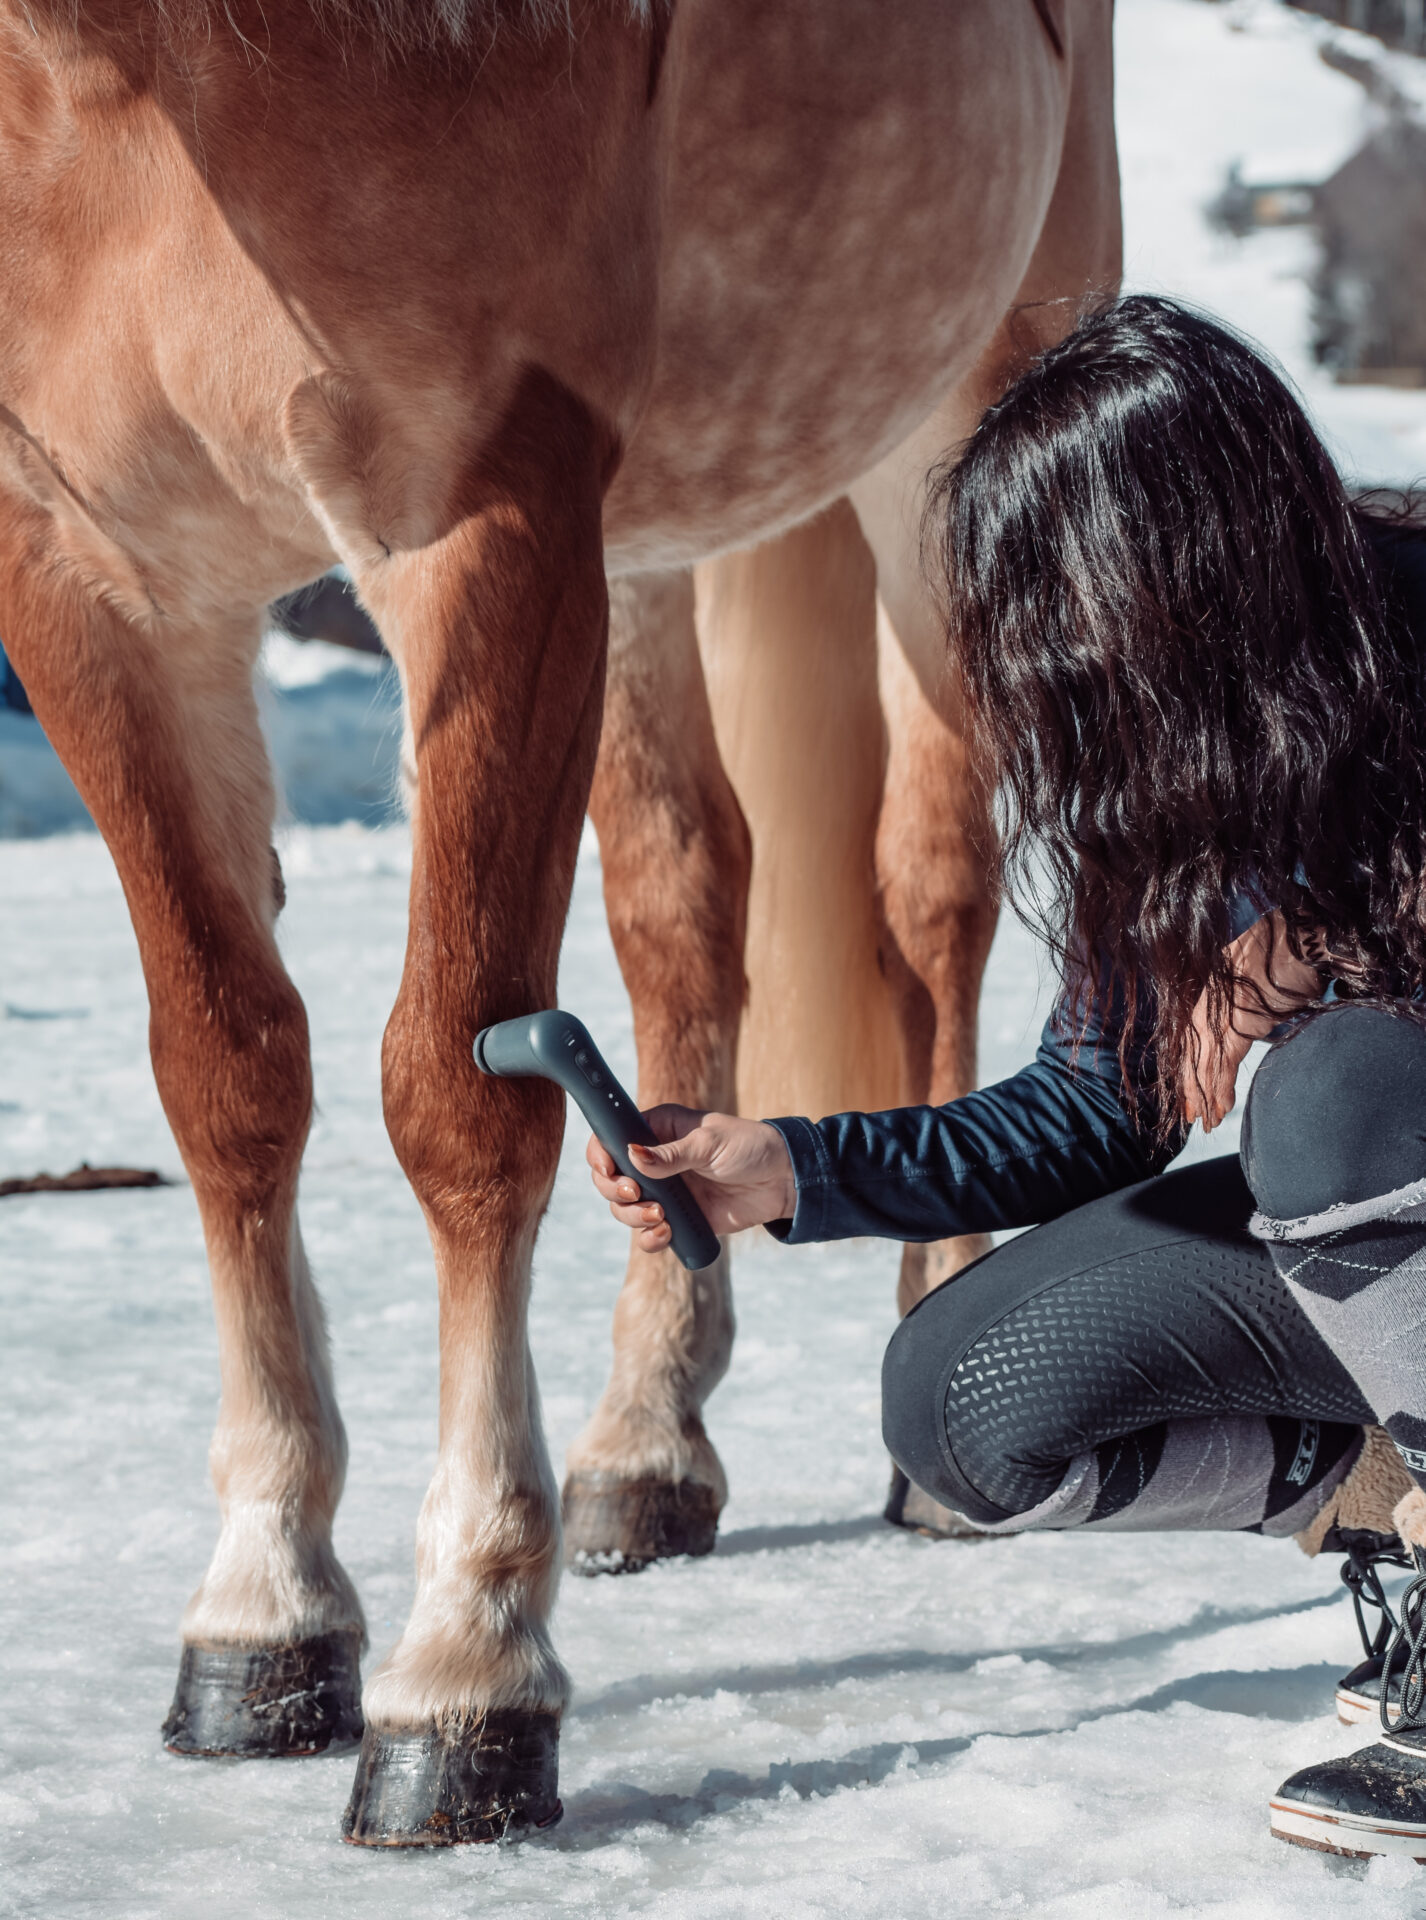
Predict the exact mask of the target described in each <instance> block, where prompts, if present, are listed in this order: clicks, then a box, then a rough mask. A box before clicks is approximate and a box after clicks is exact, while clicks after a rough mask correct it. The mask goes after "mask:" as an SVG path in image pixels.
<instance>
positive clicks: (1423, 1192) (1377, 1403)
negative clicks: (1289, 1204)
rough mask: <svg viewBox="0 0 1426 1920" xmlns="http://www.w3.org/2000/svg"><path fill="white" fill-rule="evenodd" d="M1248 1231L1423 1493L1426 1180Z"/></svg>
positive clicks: (1261, 1220) (1256, 1221)
mask: <svg viewBox="0 0 1426 1920" xmlns="http://www.w3.org/2000/svg"><path fill="white" fill-rule="evenodd" d="M1249 1226H1250V1230H1251V1231H1252V1232H1253V1233H1254V1234H1256V1235H1257V1237H1258V1238H1259V1239H1260V1240H1265V1241H1267V1242H1268V1245H1269V1248H1270V1250H1271V1253H1272V1257H1273V1264H1274V1265H1275V1266H1276V1268H1277V1270H1278V1272H1279V1273H1280V1274H1281V1275H1282V1277H1283V1279H1284V1280H1285V1281H1286V1282H1287V1284H1288V1286H1289V1288H1290V1289H1291V1291H1292V1294H1293V1297H1294V1299H1296V1301H1297V1302H1298V1304H1299V1305H1300V1306H1301V1308H1302V1310H1303V1312H1304V1313H1305V1314H1306V1315H1307V1317H1308V1319H1309V1320H1310V1321H1311V1322H1312V1324H1313V1326H1314V1327H1316V1329H1317V1331H1318V1333H1320V1334H1321V1336H1322V1338H1323V1339H1324V1340H1325V1341H1326V1343H1327V1345H1328V1346H1329V1347H1330V1348H1331V1349H1332V1351H1333V1353H1334V1354H1335V1355H1336V1356H1337V1358H1338V1359H1339V1360H1340V1361H1341V1362H1342V1365H1343V1366H1344V1367H1346V1369H1347V1370H1348V1372H1349V1373H1350V1374H1351V1375H1352V1378H1353V1379H1354V1380H1355V1381H1356V1382H1357V1384H1358V1386H1359V1387H1360V1388H1361V1390H1362V1392H1363V1393H1364V1394H1365V1395H1366V1397H1367V1399H1368V1401H1369V1402H1370V1403H1371V1405H1372V1407H1373V1408H1374V1410H1375V1412H1376V1415H1377V1418H1378V1419H1379V1420H1380V1421H1381V1423H1382V1425H1383V1426H1384V1427H1385V1428H1386V1430H1387V1432H1388V1433H1389V1434H1390V1435H1391V1437H1392V1439H1393V1440H1394V1441H1395V1442H1396V1448H1397V1451H1398V1452H1399V1453H1400V1455H1401V1457H1402V1459H1403V1460H1404V1461H1405V1462H1406V1465H1407V1468H1408V1469H1409V1471H1410V1473H1411V1475H1412V1477H1413V1478H1414V1479H1415V1481H1416V1483H1417V1485H1418V1486H1420V1487H1426V1180H1415V1181H1412V1182H1411V1184H1410V1185H1409V1186H1405V1187H1398V1188H1397V1189H1396V1190H1395V1191H1394V1192H1392V1193H1384V1194H1381V1195H1379V1196H1377V1197H1376V1198H1374V1199H1370V1200H1358V1201H1354V1202H1352V1203H1350V1204H1348V1205H1343V1206H1336V1207H1328V1208H1326V1209H1325V1210H1324V1211H1323V1212H1321V1213H1313V1214H1307V1215H1305V1216H1304V1217H1303V1218H1301V1219H1298V1220H1276V1219H1272V1218H1270V1217H1269V1216H1268V1215H1266V1214H1262V1213H1255V1214H1254V1215H1253V1218H1252V1220H1251V1221H1250V1223H1249Z"/></svg>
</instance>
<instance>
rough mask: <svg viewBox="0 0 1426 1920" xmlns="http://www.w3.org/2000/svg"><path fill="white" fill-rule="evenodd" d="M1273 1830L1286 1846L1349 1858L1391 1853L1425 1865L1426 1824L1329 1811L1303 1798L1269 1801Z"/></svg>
mask: <svg viewBox="0 0 1426 1920" xmlns="http://www.w3.org/2000/svg"><path fill="white" fill-rule="evenodd" d="M1269 1810H1270V1818H1271V1825H1272V1834H1273V1838H1274V1839H1275V1840H1286V1841H1287V1843H1288V1845H1289V1846H1293V1847H1311V1848H1313V1849H1314V1850H1315V1851H1316V1852H1318V1853H1337V1854H1341V1855H1343V1856H1344V1857H1345V1858H1346V1859H1348V1860H1370V1859H1371V1858H1372V1857H1373V1856H1374V1855H1376V1854H1391V1855H1395V1856H1397V1857H1398V1858H1401V1859H1406V1860H1414V1861H1415V1862H1416V1864H1417V1865H1418V1866H1426V1824H1421V1825H1416V1824H1414V1823H1412V1822H1410V1821H1399V1822H1395V1823H1393V1824H1391V1825H1387V1824H1385V1823H1384V1822H1378V1821H1374V1820H1366V1819H1354V1818H1352V1816H1351V1815H1349V1814H1348V1815H1343V1814H1339V1813H1329V1812H1328V1811H1327V1810H1326V1808H1324V1807H1312V1806H1308V1805H1307V1804H1306V1802H1305V1801H1302V1800H1282V1799H1276V1800H1273V1801H1272V1802H1270V1809H1269Z"/></svg>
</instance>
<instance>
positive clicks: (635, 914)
mask: <svg viewBox="0 0 1426 1920" xmlns="http://www.w3.org/2000/svg"><path fill="white" fill-rule="evenodd" d="M590 813H591V815H592V817H593V820H594V824H595V827H596V829H597V831H598V834H599V844H600V852H601V859H602V864H603V871H604V897H605V901H606V904H607V907H608V914H609V928H610V932H611V933H612V935H613V938H614V945H615V949H616V951H617V952H618V955H619V964H620V967H621V969H622V970H623V974H624V980H625V983H626V985H627V986H628V989H629V995H630V998H631V1000H632V1001H633V1007H634V1030H635V1036H636V1038H637V1041H638V1049H639V1104H640V1106H642V1107H649V1106H653V1105H655V1104H657V1103H658V1102H660V1101H663V1100H678V1101H682V1102H683V1103H684V1104H686V1105H689V1106H707V1107H715V1108H721V1109H724V1110H726V1109H729V1108H731V1107H732V1106H733V1104H734V1099H735V1093H734V1056H735V1052H736V1048H737V1037H738V1021H739V1018H740V1016H741V1013H742V1005H743V992H744V981H743V934H744V922H745V918H746V911H747V891H748V873H749V867H750V861H751V856H750V850H749V842H748V833H747V828H746V827H745V825H744V823H743V816H742V812H741V810H740V809H739V806H738V803H737V800H736V799H735V798H734V796H733V790H732V788H731V787H730V786H729V784H728V779H727V776H726V774H725V773H724V771H723V767H722V763H721V761H720V760H719V758H718V749H717V745H716V743H715V741H714V738H713V722H712V718H711V716H710V714H709V711H708V696H707V693H706V691H705V688H704V684H703V669H702V666H701V663H700V661H699V657H698V642H697V636H696V634H695V631H694V623H693V581H692V578H691V576H690V575H688V574H687V573H671V574H648V575H644V576H642V577H640V578H638V579H632V580H622V581H616V582H615V583H614V585H613V587H612V589H611V593H610V634H609V683H608V690H607V693H606V698H605V710H604V730H603V734H602V738H601V742H600V751H599V762H598V767H597V770H596V773H595V778H594V790H593V793H592V795H591V797H590ZM732 1340H733V1307H732V1289H731V1278H730V1274H729V1266H728V1253H727V1250H726V1248H725V1249H724V1251H723V1253H722V1255H721V1256H720V1258H719V1259H718V1261H717V1262H716V1263H715V1264H714V1265H713V1266H711V1267H707V1268H705V1269H704V1270H703V1272H701V1273H688V1272H686V1271H685V1270H684V1268H683V1267H682V1266H681V1265H680V1264H679V1262H678V1261H677V1260H676V1259H675V1257H674V1256H673V1254H672V1253H668V1252H665V1253H660V1254H647V1253H641V1252H640V1251H639V1249H638V1248H637V1247H636V1248H634V1249H633V1251H632V1252H631V1253H630V1256H629V1267H628V1272H627V1274H626V1275H625V1279H624V1285H623V1290H622V1291H621V1293H620V1295H619V1300H618V1304H617V1306H616V1307H615V1309H614V1367H613V1372H612V1374H611V1376H610V1379H609V1384H608V1385H607V1386H606V1388H605V1390H604V1393H603V1396H602V1398H601V1399H600V1402H599V1405H598V1406H597V1407H596V1409H595V1411H594V1415H593V1418H592V1419H591V1420H590V1422H589V1425H588V1426H587V1427H586V1428H585V1430H584V1432H583V1433H582V1434H581V1435H580V1436H579V1438H578V1439H577V1440H576V1441H575V1443H574V1445H573V1446H572V1447H571V1448H570V1452H569V1461H568V1477H567V1479H566V1481H565V1489H564V1524H565V1551H566V1556H567V1558H568V1559H569V1560H570V1562H571V1564H572V1565H574V1566H575V1567H577V1568H579V1569H580V1570H582V1571H588V1572H598V1571H600V1570H604V1569H608V1570H614V1571H630V1570H634V1569H637V1568H639V1567H642V1566H646V1565H647V1564H648V1562H649V1561H651V1560H657V1559H661V1558H664V1557H667V1556H669V1555H673V1554H681V1553H707V1552H708V1551H709V1550H710V1549H711V1548H712V1545H713V1540H714V1534H715V1531H716V1528H717V1524H718V1514H719V1512H720V1510H721V1508H722V1506H723V1502H724V1500H725V1499H726V1497H727V1485H726V1482H725V1480H724V1477H723V1469H722V1466H721V1464H720V1462H719V1459H718V1456H717V1454H716V1453H715V1452H714V1450H713V1444H712V1442H711V1441H710V1440H709V1438H708V1435H707V1433H706V1432H705V1431H704V1427H703V1418H702V1408H703V1402H704V1401H705V1399H706V1398H707V1396H708V1395H709V1394H710V1393H711V1392H712V1390H713V1388H714V1387H715V1386H716V1385H717V1384H718V1382H719V1380H721V1379H722V1377H723V1374H724V1371H725V1370H726V1368H727V1365H728V1357H729V1354H730V1351H731V1348H732Z"/></svg>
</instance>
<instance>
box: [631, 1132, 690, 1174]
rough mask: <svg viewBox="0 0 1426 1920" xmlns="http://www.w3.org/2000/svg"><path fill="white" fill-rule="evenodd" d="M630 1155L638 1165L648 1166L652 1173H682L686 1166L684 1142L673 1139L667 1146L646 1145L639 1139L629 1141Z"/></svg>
mask: <svg viewBox="0 0 1426 1920" xmlns="http://www.w3.org/2000/svg"><path fill="white" fill-rule="evenodd" d="M629 1157H630V1159H631V1160H632V1161H633V1163H634V1165H635V1166H636V1167H647V1169H648V1171H649V1172H650V1173H652V1174H661V1175H664V1176H665V1177H666V1176H667V1175H669V1174H671V1173H682V1171H683V1167H684V1143H683V1142H682V1141H681V1140H671V1141H669V1142H668V1144H667V1145H666V1146H662V1147H645V1146H642V1145H640V1143H639V1142H638V1141H635V1140H631V1141H630V1142H629Z"/></svg>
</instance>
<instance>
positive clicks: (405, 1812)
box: [342, 1707, 564, 1847]
mask: <svg viewBox="0 0 1426 1920" xmlns="http://www.w3.org/2000/svg"><path fill="white" fill-rule="evenodd" d="M559 1732H560V1723H559V1715H558V1714H556V1713H529V1712H526V1711H525V1710H524V1709H522V1708H518V1707H503V1708H495V1709H492V1711H491V1712H489V1713H487V1714H486V1716H485V1718H484V1719H483V1720H482V1721H480V1722H479V1724H478V1725H476V1726H473V1727H462V1728H460V1729H458V1730H456V1731H454V1732H451V1733H437V1732H434V1731H432V1732H426V1733H378V1732H377V1731H376V1730H375V1729H374V1728H372V1727H368V1728H367V1730H366V1736H365V1738H364V1739H363V1740H362V1743H361V1753H360V1755H359V1756H358V1758H357V1771H356V1780H355V1782H354V1783H353V1786H352V1797H351V1801H350V1803H349V1804H348V1807H347V1811H346V1817H345V1818H344V1819H343V1821H342V1838H343V1839H344V1840H346V1841H347V1842H348V1843H349V1844H350V1845H351V1846H354V1847H458V1846H468V1845H471V1844H474V1843H479V1842H481V1841H491V1840H504V1839H506V1838H508V1837H513V1836H515V1835H517V1834H520V1833H529V1832H531V1831H534V1830H536V1829H539V1828H541V1827H552V1826H554V1824H555V1822H556V1821H557V1820H558V1819H559V1817H560V1815H561V1814H562V1813H563V1812H564V1808H563V1807H562V1806H561V1805H560V1802H559V1793H558V1787H559Z"/></svg>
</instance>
